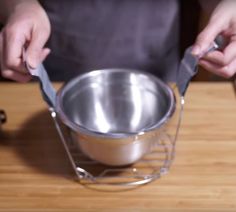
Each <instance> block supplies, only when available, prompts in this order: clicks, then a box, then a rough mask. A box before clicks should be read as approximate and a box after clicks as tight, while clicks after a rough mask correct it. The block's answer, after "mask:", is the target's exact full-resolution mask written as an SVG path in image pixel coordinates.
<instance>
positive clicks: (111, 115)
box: [56, 69, 176, 166]
mask: <svg viewBox="0 0 236 212" xmlns="http://www.w3.org/2000/svg"><path fill="white" fill-rule="evenodd" d="M175 106H176V102H175V96H174V94H173V92H172V90H171V89H170V88H169V86H168V85H167V84H165V83H163V82H162V81H161V80H159V79H158V78H156V77H155V76H153V75H151V74H148V73H145V72H141V71H136V70H130V69H127V70H126V69H104V70H95V71H91V72H88V73H85V74H83V75H80V76H78V77H77V78H75V79H73V80H71V81H70V82H69V83H67V84H66V85H65V86H64V87H63V88H62V89H61V90H60V91H59V92H58V93H57V97H56V111H57V113H58V114H59V117H60V119H61V120H62V122H63V123H64V124H65V125H67V126H68V127H69V128H70V129H71V130H72V136H73V138H74V140H75V141H76V142H77V143H78V145H79V146H80V148H81V150H82V151H83V152H84V153H85V154H86V155H87V156H89V157H90V158H91V159H94V160H96V161H99V162H101V163H103V164H106V165H112V166H120V165H128V164H131V163H134V162H136V161H137V160H139V159H140V158H141V157H143V156H144V155H145V154H146V153H149V152H150V151H151V149H152V145H153V143H154V142H155V141H156V140H157V139H158V136H159V135H160V133H161V130H162V127H163V126H164V125H165V123H167V122H168V120H169V119H170V117H171V116H172V115H173V113H174V111H175Z"/></svg>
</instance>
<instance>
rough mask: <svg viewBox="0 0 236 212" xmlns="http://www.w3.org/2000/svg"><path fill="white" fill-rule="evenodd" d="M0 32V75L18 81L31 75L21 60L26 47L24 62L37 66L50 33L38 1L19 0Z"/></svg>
mask: <svg viewBox="0 0 236 212" xmlns="http://www.w3.org/2000/svg"><path fill="white" fill-rule="evenodd" d="M11 11H12V12H11V14H9V17H8V19H7V22H6V24H5V26H4V28H3V30H2V32H1V33H0V64H1V73H2V76H3V77H5V78H8V79H12V80H15V81H18V82H27V81H29V80H30V79H31V76H30V75H29V73H28V72H27V71H26V70H25V67H24V64H23V61H22V50H23V48H26V55H27V62H28V64H29V66H30V67H32V68H36V67H37V65H38V64H39V63H41V62H42V61H43V60H44V59H45V58H46V57H47V55H48V54H49V52H50V50H49V49H48V48H44V45H45V43H46V42H47V40H48V38H49V35H50V23H49V20H48V17H47V15H46V13H45V11H44V10H43V8H42V7H41V6H40V4H39V3H38V2H37V1H19V3H18V4H17V5H15V6H14V9H12V10H11Z"/></svg>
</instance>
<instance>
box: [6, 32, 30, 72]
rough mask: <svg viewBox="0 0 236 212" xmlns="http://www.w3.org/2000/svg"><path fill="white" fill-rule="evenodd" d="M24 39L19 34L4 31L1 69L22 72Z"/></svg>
mask: <svg viewBox="0 0 236 212" xmlns="http://www.w3.org/2000/svg"><path fill="white" fill-rule="evenodd" d="M25 42H26V40H25V37H24V36H22V34H21V33H18V32H17V31H13V30H8V29H7V30H4V32H3V52H2V55H3V56H2V64H3V69H13V70H16V71H19V72H21V71H23V70H24V66H23V64H22V48H23V46H24V44H25Z"/></svg>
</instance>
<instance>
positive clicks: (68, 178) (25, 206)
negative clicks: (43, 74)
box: [0, 83, 236, 212]
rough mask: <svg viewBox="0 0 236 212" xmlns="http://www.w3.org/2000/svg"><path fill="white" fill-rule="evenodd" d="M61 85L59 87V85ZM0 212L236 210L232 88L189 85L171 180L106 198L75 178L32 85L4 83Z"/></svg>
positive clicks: (235, 105) (0, 89)
mask: <svg viewBox="0 0 236 212" xmlns="http://www.w3.org/2000/svg"><path fill="white" fill-rule="evenodd" d="M56 87H57V88H58V87H60V85H59V84H56ZM0 107H1V108H0V109H4V110H5V112H6V113H7V115H8V121H7V123H6V124H4V126H3V129H2V130H3V132H1V133H0V134H1V135H0V210H1V211H164V212H166V211H178V212H183V211H188V212H191V211H207V212H208V211H214V212H216V211H222V212H225V211H236V124H235V123H236V98H235V94H234V90H233V87H232V85H231V84H229V83H192V84H191V85H190V88H189V90H188V93H187V96H186V107H185V112H184V119H183V123H182V127H181V131H180V136H179V139H178V143H177V153H176V159H175V161H174V164H173V165H172V168H171V170H170V172H169V174H167V175H165V176H163V177H162V178H161V179H158V180H156V181H154V182H152V183H150V184H147V185H145V186H142V187H139V188H137V189H133V190H127V191H119V192H111V191H110V192H104V191H96V190H93V189H89V188H86V187H84V186H82V185H81V184H79V183H76V182H75V181H74V180H73V176H74V173H73V171H72V169H71V165H70V163H69V162H68V160H67V157H66V154H65V152H64V149H63V147H62V145H61V143H60V141H59V138H58V135H57V133H56V131H55V129H54V126H53V123H52V121H51V118H50V116H49V114H48V112H47V106H46V105H45V103H44V102H43V101H42V99H41V96H40V93H39V89H38V85H37V84H34V83H32V84H31V83H29V84H17V83H1V84H0Z"/></svg>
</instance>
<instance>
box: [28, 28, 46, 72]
mask: <svg viewBox="0 0 236 212" xmlns="http://www.w3.org/2000/svg"><path fill="white" fill-rule="evenodd" d="M47 39H48V35H47V34H46V33H44V32H37V31H35V32H34V33H32V38H31V40H30V42H29V45H28V48H27V50H26V55H27V62H28V64H29V65H30V67H32V68H36V67H37V66H38V64H39V63H41V62H42V61H43V60H44V59H45V58H46V56H47V55H48V54H49V53H50V50H49V49H48V48H44V45H45V43H46V41H47Z"/></svg>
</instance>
